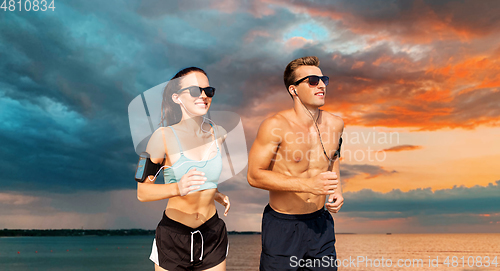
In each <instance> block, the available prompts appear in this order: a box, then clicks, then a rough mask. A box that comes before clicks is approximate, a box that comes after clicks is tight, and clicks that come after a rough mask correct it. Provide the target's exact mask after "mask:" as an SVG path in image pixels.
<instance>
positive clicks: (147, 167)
mask: <svg viewBox="0 0 500 271" xmlns="http://www.w3.org/2000/svg"><path fill="white" fill-rule="evenodd" d="M160 168H161V164H155V163H153V162H152V161H151V158H150V155H149V153H147V152H142V153H141V154H140V155H139V162H138V163H137V169H136V170H135V180H136V181H138V182H140V183H143V182H144V181H145V180H146V178H147V177H148V176H149V175H153V176H155V175H156V173H157V172H158V170H160Z"/></svg>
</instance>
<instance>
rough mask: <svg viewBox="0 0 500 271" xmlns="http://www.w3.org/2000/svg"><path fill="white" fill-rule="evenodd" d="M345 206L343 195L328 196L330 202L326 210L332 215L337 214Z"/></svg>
mask: <svg viewBox="0 0 500 271" xmlns="http://www.w3.org/2000/svg"><path fill="white" fill-rule="evenodd" d="M343 204H344V197H343V196H342V194H341V193H334V194H331V195H328V200H327V203H326V204H325V206H326V209H327V210H328V211H330V213H337V212H338V211H339V210H340V208H341V207H342V205H343Z"/></svg>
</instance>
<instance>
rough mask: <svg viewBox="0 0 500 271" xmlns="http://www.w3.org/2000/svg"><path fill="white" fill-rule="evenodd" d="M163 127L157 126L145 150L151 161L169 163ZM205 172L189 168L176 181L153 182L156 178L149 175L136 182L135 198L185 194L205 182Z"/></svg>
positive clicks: (151, 199)
mask: <svg viewBox="0 0 500 271" xmlns="http://www.w3.org/2000/svg"><path fill="white" fill-rule="evenodd" d="M163 129H165V128H164V127H160V128H158V129H157V130H156V131H155V132H154V133H153V134H152V135H151V138H150V139H149V142H148V146H147V147H146V152H147V153H149V155H150V157H151V162H153V163H156V164H160V163H161V164H164V165H171V162H170V159H169V157H168V154H167V153H166V149H167V148H166V138H165V135H167V136H168V135H170V134H167V132H165V130H163ZM203 175H205V173H203V172H200V171H196V169H194V168H193V169H191V170H190V171H188V172H187V173H186V174H185V175H184V176H182V178H181V179H180V180H179V182H177V183H169V184H155V181H156V178H155V176H153V175H149V176H148V177H147V178H146V180H145V181H144V182H143V183H137V199H138V200H139V201H155V200H162V199H168V198H171V197H176V196H185V195H187V194H188V193H189V192H191V191H193V190H196V189H198V188H200V185H202V184H203V183H205V180H206V178H205V177H203Z"/></svg>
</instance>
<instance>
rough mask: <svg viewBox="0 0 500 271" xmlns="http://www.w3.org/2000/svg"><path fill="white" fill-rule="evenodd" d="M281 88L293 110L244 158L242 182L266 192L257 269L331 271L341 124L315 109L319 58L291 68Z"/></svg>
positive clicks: (265, 128) (321, 82)
mask: <svg viewBox="0 0 500 271" xmlns="http://www.w3.org/2000/svg"><path fill="white" fill-rule="evenodd" d="M284 81H285V86H286V88H287V90H288V93H289V94H290V95H291V96H292V98H293V108H291V109H288V110H285V111H281V112H279V113H278V114H276V115H274V116H272V117H270V118H268V119H266V120H265V121H264V122H263V123H262V124H261V126H260V128H259V131H258V133H257V138H256V140H255V142H254V143H253V146H252V149H251V150H250V154H249V159H248V176H247V179H248V183H249V184H250V185H251V186H253V187H257V188H261V189H265V190H269V204H268V205H267V206H266V208H265V210H264V214H263V217H262V253H261V258H260V261H261V262H260V270H297V269H300V268H306V267H307V268H310V269H311V270H336V269H337V268H336V267H335V266H334V264H333V263H334V261H335V259H336V252H335V246H334V245H335V233H334V228H333V226H334V225H333V218H332V216H331V214H330V213H329V212H332V213H336V212H338V211H339V209H340V207H341V206H342V204H343V202H344V198H343V197H342V189H341V184H340V179H339V160H338V155H339V154H340V144H339V142H340V143H341V142H342V141H341V136H342V132H343V130H344V122H343V121H342V119H341V118H340V117H338V116H335V115H333V114H330V113H328V112H324V111H322V110H320V109H319V107H321V106H322V105H324V104H325V98H326V94H327V91H326V85H328V77H326V76H323V74H322V72H321V69H320V68H319V60H318V58H317V57H315V56H309V57H303V58H299V59H296V60H293V61H292V62H290V63H289V64H288V66H287V67H286V69H285V72H284ZM327 196H328V198H327ZM326 198H327V200H328V202H326V204H325V199H326ZM325 209H327V210H328V211H329V212H328V211H326V210H325ZM325 267H327V268H325ZM301 270H302V269H301Z"/></svg>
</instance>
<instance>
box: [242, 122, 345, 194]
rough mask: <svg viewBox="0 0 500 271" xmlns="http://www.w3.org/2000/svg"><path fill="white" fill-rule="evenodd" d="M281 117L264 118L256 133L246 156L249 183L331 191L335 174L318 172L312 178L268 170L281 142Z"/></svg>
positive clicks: (271, 187)
mask: <svg viewBox="0 0 500 271" xmlns="http://www.w3.org/2000/svg"><path fill="white" fill-rule="evenodd" d="M279 118H280V116H273V117H271V118H269V119H266V120H265V121H264V122H263V123H262V124H261V126H260V127H259V131H258V133H257V138H256V139H255V141H254V143H253V145H252V148H251V149H250V154H249V157H248V174H247V180H248V183H249V184H250V185H251V186H253V187H256V188H260V189H264V190H272V191H286V192H307V193H313V194H317V195H321V194H330V193H333V192H334V190H335V189H336V188H337V181H336V180H334V179H335V178H336V177H335V174H334V173H331V172H330V173H321V174H318V176H315V177H313V178H299V177H293V176H287V175H284V174H281V173H278V172H274V171H271V170H269V165H270V164H271V162H272V159H273V157H274V156H275V154H276V152H277V150H278V146H279V144H280V143H281V141H282V133H283V129H282V128H280V127H282V125H283V123H282V121H283V120H280V119H279Z"/></svg>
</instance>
